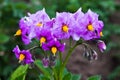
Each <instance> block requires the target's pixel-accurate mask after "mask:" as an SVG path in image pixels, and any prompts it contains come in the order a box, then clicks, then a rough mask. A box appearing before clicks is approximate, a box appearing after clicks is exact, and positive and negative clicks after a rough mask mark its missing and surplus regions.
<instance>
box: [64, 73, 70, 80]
mask: <svg viewBox="0 0 120 80" xmlns="http://www.w3.org/2000/svg"><path fill="white" fill-rule="evenodd" d="M71 77H72V75H71V73H68V74H66V75H65V76H64V77H63V80H71Z"/></svg>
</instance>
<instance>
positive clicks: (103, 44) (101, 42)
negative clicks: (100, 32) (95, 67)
mask: <svg viewBox="0 0 120 80" xmlns="http://www.w3.org/2000/svg"><path fill="white" fill-rule="evenodd" d="M97 45H98V48H99V50H100V51H101V52H103V51H105V50H106V45H105V43H104V41H102V40H98V41H97Z"/></svg>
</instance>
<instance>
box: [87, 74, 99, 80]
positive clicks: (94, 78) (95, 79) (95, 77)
mask: <svg viewBox="0 0 120 80" xmlns="http://www.w3.org/2000/svg"><path fill="white" fill-rule="evenodd" d="M87 80H101V76H100V75H95V76H91V77H89V78H88V79H87Z"/></svg>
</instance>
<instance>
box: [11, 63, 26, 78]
mask: <svg viewBox="0 0 120 80" xmlns="http://www.w3.org/2000/svg"><path fill="white" fill-rule="evenodd" d="M27 69H28V65H21V66H19V67H18V68H17V69H16V70H15V71H14V72H13V73H12V75H11V78H10V80H25V75H26V71H27Z"/></svg>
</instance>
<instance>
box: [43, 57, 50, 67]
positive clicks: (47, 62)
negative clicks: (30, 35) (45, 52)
mask: <svg viewBox="0 0 120 80" xmlns="http://www.w3.org/2000/svg"><path fill="white" fill-rule="evenodd" d="M42 63H43V66H44V67H46V68H47V67H48V66H49V59H48V58H43V59H42Z"/></svg>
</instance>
